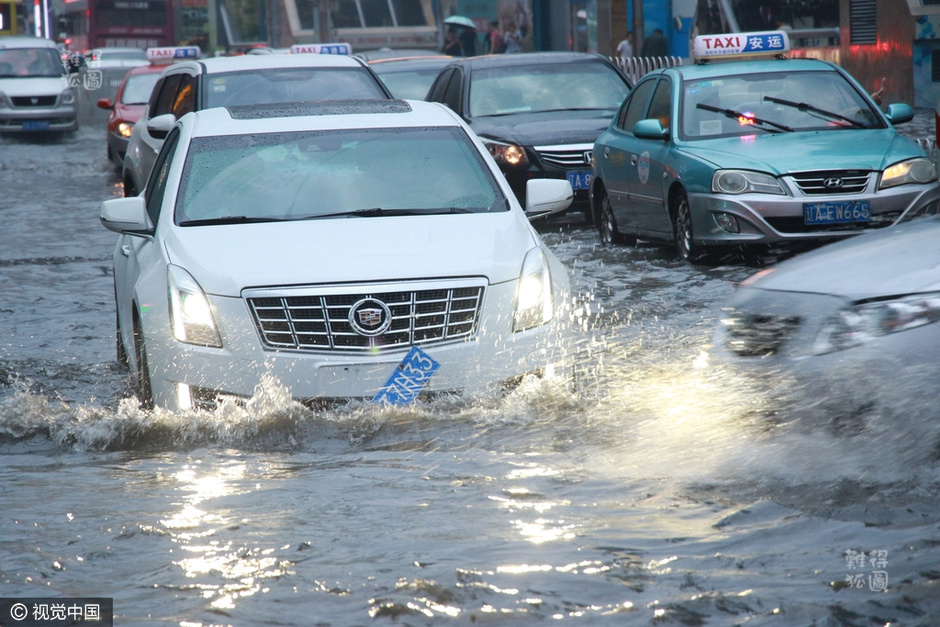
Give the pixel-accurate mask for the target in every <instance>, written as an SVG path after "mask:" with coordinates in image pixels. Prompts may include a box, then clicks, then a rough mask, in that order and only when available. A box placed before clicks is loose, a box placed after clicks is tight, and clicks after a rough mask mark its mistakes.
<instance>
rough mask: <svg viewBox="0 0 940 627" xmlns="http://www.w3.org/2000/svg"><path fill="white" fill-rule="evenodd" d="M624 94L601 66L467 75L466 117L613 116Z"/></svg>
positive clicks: (530, 68)
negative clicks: (577, 113)
mask: <svg viewBox="0 0 940 627" xmlns="http://www.w3.org/2000/svg"><path fill="white" fill-rule="evenodd" d="M627 91H629V89H628V87H627V84H626V82H625V81H624V80H623V79H622V78H621V77H620V75H619V74H618V73H617V72H616V70H614V69H613V68H612V67H610V66H609V65H607V64H605V63H600V62H597V63H595V62H590V63H577V64H575V63H564V64H552V65H547V64H546V65H528V66H514V67H501V68H492V69H485V70H476V71H474V72H473V76H472V78H471V84H470V116H471V117H484V116H490V115H506V114H510V113H537V112H540V111H565V110H578V109H588V110H590V109H601V110H610V111H614V110H616V109H617V107H619V106H620V103H621V102H623V99H624V97H626V95H627Z"/></svg>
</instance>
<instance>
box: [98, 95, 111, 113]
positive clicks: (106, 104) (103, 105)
mask: <svg viewBox="0 0 940 627" xmlns="http://www.w3.org/2000/svg"><path fill="white" fill-rule="evenodd" d="M98 108H99V109H107V110H109V111H110V110H111V109H113V108H114V103H113V102H111V99H110V98H102V99H101V100H99V101H98Z"/></svg>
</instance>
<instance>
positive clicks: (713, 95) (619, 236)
mask: <svg viewBox="0 0 940 627" xmlns="http://www.w3.org/2000/svg"><path fill="white" fill-rule="evenodd" d="M693 49H694V54H693V58H694V59H695V63H694V64H689V65H683V66H679V67H674V68H666V69H661V70H655V71H653V72H650V73H649V74H647V75H646V76H644V77H643V78H642V79H641V80H640V81H638V82H637V84H636V86H635V87H634V88H633V89H632V90H631V92H630V94H629V95H628V97H627V98H626V99H625V100H624V102H623V104H622V105H621V107H620V109H619V111H618V112H617V115H616V116H615V117H614V118H613V119H612V120H611V123H610V125H609V127H608V129H607V130H606V132H604V133H603V134H602V135H601V136H600V137H599V138H598V139H597V141H596V143H595V144H594V153H593V157H594V162H593V180H592V183H591V190H590V192H591V210H592V213H593V219H594V224H595V225H596V226H597V229H598V231H599V234H600V238H601V241H602V242H604V243H605V244H610V243H615V242H617V243H631V242H635V240H636V239H642V240H645V241H652V242H662V243H665V244H674V245H675V247H676V250H677V252H678V254H679V255H680V256H681V257H682V258H684V259H687V260H690V261H694V260H695V259H698V258H701V257H703V256H706V255H708V254H709V253H715V252H719V251H725V250H729V249H746V248H753V247H755V246H758V245H777V244H781V243H787V242H792V243H802V244H810V245H815V244H817V243H818V244H822V243H825V242H827V241H831V240H834V239H839V238H844V237H847V236H851V235H855V234H858V233H862V232H865V231H871V230H875V229H879V228H882V227H887V226H890V225H892V224H896V223H898V222H903V221H906V220H910V219H913V218H915V217H918V216H922V215H927V214H932V213H936V212H937V211H938V207H940V183H938V180H937V172H936V170H935V167H934V163H933V161H932V160H931V159H929V158H928V156H927V155H926V154H925V153H924V151H923V150H922V149H921V148H920V147H919V146H918V144H917V143H916V142H915V141H913V140H912V139H910V138H907V137H904V136H903V135H901V134H899V133H898V132H897V131H896V130H895V125H897V124H901V123H903V122H908V121H910V120H911V119H912V118H913V117H914V111H913V109H912V108H911V107H910V106H909V105H906V104H890V105H887V106H886V107H885V109H884V111H882V110H881V109H880V108H879V106H878V105H877V104H876V103H875V102H874V101H873V100H872V98H871V97H870V96H869V95H868V94H867V93H866V92H865V90H864V89H863V88H862V87H861V86H860V85H859V84H858V82H857V81H856V80H855V79H854V78H852V76H850V75H849V74H848V73H847V72H846V71H845V70H843V69H842V68H840V67H838V66H837V65H835V64H832V63H829V62H825V61H820V60H815V59H794V58H787V57H786V53H787V52H788V51H789V39H788V37H787V34H786V32H785V31H772V32H761V33H742V34H737V35H714V36H703V37H698V38H696V40H695V42H694V44H693Z"/></svg>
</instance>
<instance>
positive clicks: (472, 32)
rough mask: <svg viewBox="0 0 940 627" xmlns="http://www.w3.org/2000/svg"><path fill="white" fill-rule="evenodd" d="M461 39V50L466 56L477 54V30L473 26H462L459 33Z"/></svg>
mask: <svg viewBox="0 0 940 627" xmlns="http://www.w3.org/2000/svg"><path fill="white" fill-rule="evenodd" d="M457 39H459V40H460V51H461V53H462V54H463V56H465V57H475V56H477V31H476V29H473V28H461V29H460V33H459V34H458V35H457Z"/></svg>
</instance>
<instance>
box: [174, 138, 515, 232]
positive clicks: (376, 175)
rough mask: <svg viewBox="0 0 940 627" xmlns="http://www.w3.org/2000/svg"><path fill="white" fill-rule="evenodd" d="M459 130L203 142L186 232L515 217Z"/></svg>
mask: <svg viewBox="0 0 940 627" xmlns="http://www.w3.org/2000/svg"><path fill="white" fill-rule="evenodd" d="M508 208H509V204H508V203H507V202H506V198H505V196H504V195H503V194H502V192H501V191H500V189H499V187H498V185H497V183H496V181H495V179H494V178H493V176H492V175H491V173H490V171H489V169H488V168H487V167H486V164H485V162H484V161H483V159H482V157H481V155H480V153H479V151H478V150H477V149H476V148H475V147H474V146H473V144H472V143H471V141H470V139H469V137H467V135H466V133H465V132H463V131H462V130H461V129H457V128H418V129H414V128H409V129H407V130H403V129H360V130H339V131H303V132H284V133H265V134H253V135H227V136H220V137H204V138H195V139H194V140H193V141H192V144H191V146H190V149H189V154H188V155H187V157H186V164H185V166H184V169H183V175H182V180H181V182H180V191H179V195H178V197H177V202H176V223H177V224H179V225H181V226H199V225H203V224H223V223H244V222H273V221H282V220H283V221H289V220H310V219H316V218H332V217H373V216H390V215H422V214H450V213H484V212H497V211H506V210H508Z"/></svg>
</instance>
